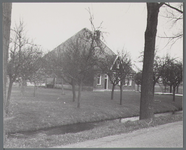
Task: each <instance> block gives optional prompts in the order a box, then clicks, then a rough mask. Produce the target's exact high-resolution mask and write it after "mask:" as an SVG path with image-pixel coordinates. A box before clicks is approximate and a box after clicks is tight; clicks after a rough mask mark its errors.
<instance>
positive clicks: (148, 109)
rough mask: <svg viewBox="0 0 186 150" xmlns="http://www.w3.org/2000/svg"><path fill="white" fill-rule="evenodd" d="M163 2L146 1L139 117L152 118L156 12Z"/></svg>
mask: <svg viewBox="0 0 186 150" xmlns="http://www.w3.org/2000/svg"><path fill="white" fill-rule="evenodd" d="M163 4H164V3H147V27H146V31H145V49H144V59H143V71H142V85H141V99H140V119H147V118H153V116H154V112H153V106H152V104H153V64H154V51H155V40H156V32H157V24H158V13H159V9H160V7H161V6H162V5H163Z"/></svg>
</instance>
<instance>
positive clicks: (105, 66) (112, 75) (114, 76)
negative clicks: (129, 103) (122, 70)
mask: <svg viewBox="0 0 186 150" xmlns="http://www.w3.org/2000/svg"><path fill="white" fill-rule="evenodd" d="M104 55H105V56H104V57H103V58H100V59H99V68H100V69H101V72H102V73H104V74H107V75H108V77H109V80H110V82H111V83H112V91H111V100H113V98H114V89H115V86H116V85H117V84H118V83H119V76H118V73H117V66H115V65H116V63H117V62H116V61H117V56H116V55H108V54H106V53H105V54H104Z"/></svg>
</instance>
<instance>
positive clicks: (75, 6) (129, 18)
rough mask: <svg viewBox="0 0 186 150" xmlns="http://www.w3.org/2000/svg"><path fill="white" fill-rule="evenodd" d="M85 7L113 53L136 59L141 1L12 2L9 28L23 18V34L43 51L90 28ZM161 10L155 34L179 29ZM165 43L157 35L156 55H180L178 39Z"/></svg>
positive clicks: (144, 16)
mask: <svg viewBox="0 0 186 150" xmlns="http://www.w3.org/2000/svg"><path fill="white" fill-rule="evenodd" d="M87 9H90V11H91V13H92V14H93V15H94V25H95V27H99V26H100V24H101V22H103V23H102V25H101V27H102V29H101V30H102V31H103V32H104V42H105V43H106V45H107V46H108V47H110V48H111V49H112V50H113V51H114V52H115V53H117V51H121V50H122V49H124V50H126V51H128V52H129V54H130V55H131V58H132V60H133V62H136V61H139V59H138V57H139V55H140V52H142V51H143V50H144V32H145V29H146V19H147V12H146V11H147V10H146V4H145V3H13V6H12V24H11V27H12V28H13V27H14V26H15V24H16V23H18V22H19V20H20V19H21V20H23V22H24V23H25V29H26V31H27V37H29V38H30V39H33V40H34V42H35V43H36V44H38V45H40V46H41V47H42V49H43V51H45V52H47V51H51V50H53V49H54V48H55V47H57V46H58V45H60V44H61V43H62V42H64V41H65V40H67V39H68V38H70V37H71V36H73V35H74V34H76V33H77V32H78V31H80V30H81V29H83V28H88V29H91V25H90V21H89V18H90V15H89V13H88V11H87ZM164 10H165V8H164V7H162V8H161V9H160V14H159V21H158V32H157V35H164V32H165V33H166V34H168V33H172V32H173V31H174V32H177V30H180V26H179V27H174V28H171V22H170V21H169V22H168V21H167V20H166V19H165V18H164V17H162V16H163V15H164ZM181 29H182V26H181ZM166 43H167V40H165V39H162V38H157V40H156V47H157V50H158V53H157V54H158V55H160V56H164V55H165V54H166V53H169V54H170V55H171V56H172V57H179V58H183V42H182V40H179V41H177V42H176V44H175V45H173V46H172V47H170V46H166V47H165V45H166ZM138 66H139V67H140V65H138Z"/></svg>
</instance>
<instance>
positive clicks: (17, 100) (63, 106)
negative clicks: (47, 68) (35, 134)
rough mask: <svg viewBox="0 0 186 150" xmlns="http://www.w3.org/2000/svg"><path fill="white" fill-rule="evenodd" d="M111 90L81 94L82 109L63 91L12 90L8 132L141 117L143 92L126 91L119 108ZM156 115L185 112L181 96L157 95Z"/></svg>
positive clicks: (83, 92) (117, 94) (42, 89)
mask: <svg viewBox="0 0 186 150" xmlns="http://www.w3.org/2000/svg"><path fill="white" fill-rule="evenodd" d="M110 94H111V92H110V91H104V92H92V91H82V99H81V106H80V108H77V102H72V92H71V91H70V90H66V91H65V95H61V90H60V89H47V88H38V89H37V92H36V96H35V97H34V96H33V87H26V88H25V93H24V96H23V95H21V94H20V89H19V88H18V87H13V91H12V96H11V104H10V115H9V117H8V118H5V120H4V121H5V130H6V131H7V132H9V133H10V132H11V133H12V132H18V131H28V130H37V129H42V128H47V127H54V126H61V125H66V124H74V123H79V122H94V121H101V120H107V119H116V118H122V117H132V116H138V115H139V108H140V107H139V106H140V93H138V92H135V91H123V105H122V106H121V105H119V91H115V93H114V100H110ZM154 99H155V101H154V111H155V113H161V112H168V111H174V110H182V97H176V101H175V102H173V101H172V96H171V95H155V98H154Z"/></svg>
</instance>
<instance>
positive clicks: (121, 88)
mask: <svg viewBox="0 0 186 150" xmlns="http://www.w3.org/2000/svg"><path fill="white" fill-rule="evenodd" d="M122 95H123V83H122V82H121V85H120V105H122Z"/></svg>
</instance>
